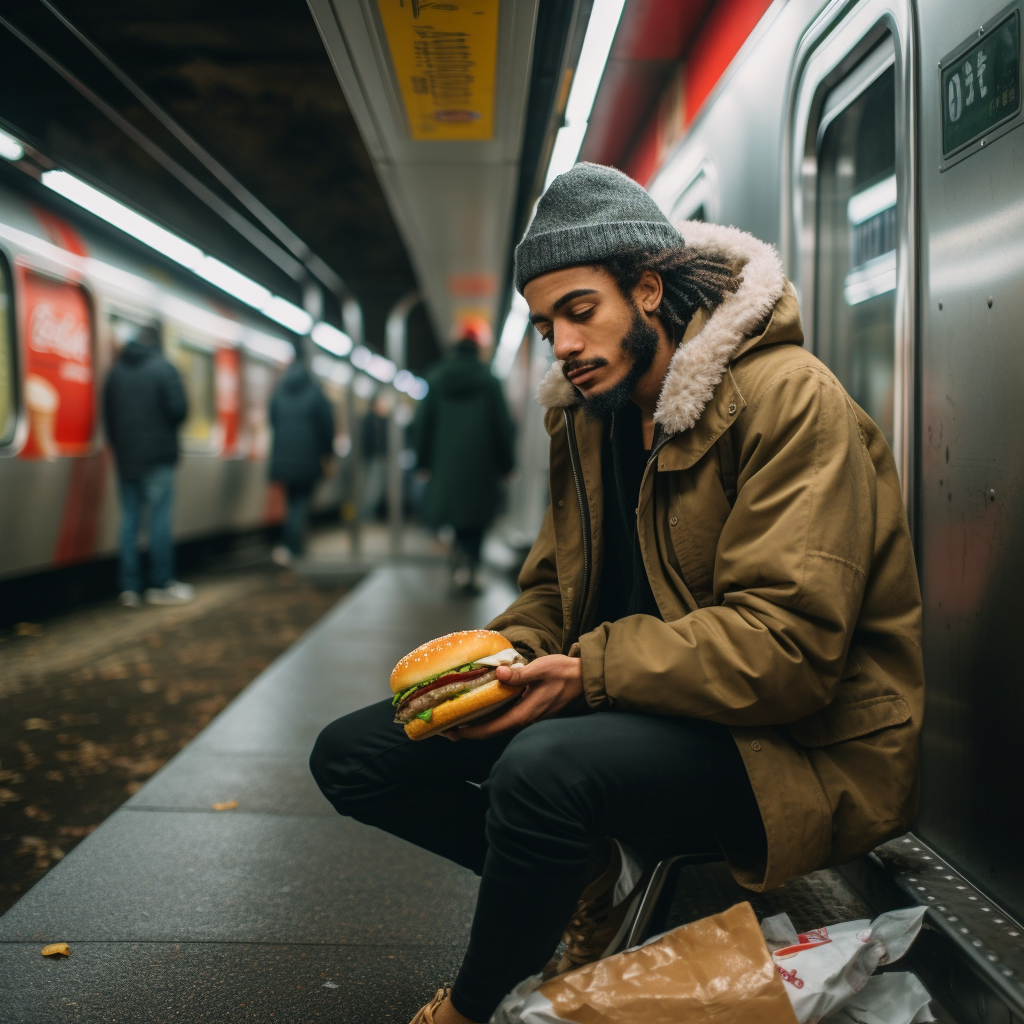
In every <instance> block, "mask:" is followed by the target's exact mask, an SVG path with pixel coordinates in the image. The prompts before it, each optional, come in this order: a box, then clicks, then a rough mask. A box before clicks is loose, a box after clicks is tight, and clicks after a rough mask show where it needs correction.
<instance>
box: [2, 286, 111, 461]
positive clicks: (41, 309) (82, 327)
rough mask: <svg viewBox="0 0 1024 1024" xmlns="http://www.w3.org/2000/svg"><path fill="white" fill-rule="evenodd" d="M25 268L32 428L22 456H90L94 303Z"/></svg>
mask: <svg viewBox="0 0 1024 1024" xmlns="http://www.w3.org/2000/svg"><path fill="white" fill-rule="evenodd" d="M19 269H20V277H21V294H22V310H23V317H22V329H23V331H24V337H25V392H24V395H25V412H26V414H27V417H28V424H29V432H28V440H27V441H26V443H25V447H24V448H23V449H22V452H21V457H22V458H27V459H55V458H59V457H61V456H66V455H84V454H87V453H88V451H89V448H90V445H91V443H92V436H93V428H94V426H95V420H96V405H95V400H94V388H93V367H92V352H93V346H92V315H91V310H90V306H89V300H88V298H87V296H86V294H85V290H84V289H83V288H81V287H80V286H79V285H77V284H73V283H71V282H69V281H59V280H56V279H54V278H51V277H46V276H44V275H43V274H37V273H35V272H34V271H31V270H27V269H25V268H24V267H22V268H19Z"/></svg>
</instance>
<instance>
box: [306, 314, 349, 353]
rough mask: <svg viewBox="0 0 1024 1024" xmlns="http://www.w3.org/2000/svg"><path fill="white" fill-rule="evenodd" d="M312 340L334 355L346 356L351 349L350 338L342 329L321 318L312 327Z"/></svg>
mask: <svg viewBox="0 0 1024 1024" xmlns="http://www.w3.org/2000/svg"><path fill="white" fill-rule="evenodd" d="M313 341H315V342H316V344H318V345H319V346H320V347H321V348H322V349H325V350H326V351H328V352H331V353H333V354H334V355H336V356H347V355H348V354H349V353H350V352H351V351H352V339H351V338H350V337H349V336H348V335H347V334H346V333H345V332H344V331H339V330H338V328H337V327H332V326H331V325H330V324H327V323H324V322H323V321H322V320H321V321H320V323H318V324H315V325H314V327H313Z"/></svg>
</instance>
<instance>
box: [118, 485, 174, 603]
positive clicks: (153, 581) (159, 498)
mask: <svg viewBox="0 0 1024 1024" xmlns="http://www.w3.org/2000/svg"><path fill="white" fill-rule="evenodd" d="M120 484H121V589H122V590H133V591H135V592H136V593H139V592H140V591H141V590H142V567H141V565H140V563H139V547H138V537H139V526H140V525H141V523H142V517H143V515H144V514H145V513H146V510H147V509H148V510H149V583H150V586H152V587H166V586H167V584H168V583H170V582H171V580H173V579H174V541H173V540H172V539H171V513H172V511H173V508H174V466H171V465H167V466H154V467H153V468H152V469H151V470H150V471H149V472H148V473H147V474H146V475H145V476H144V477H142V479H141V480H124V479H122V480H121V481H120Z"/></svg>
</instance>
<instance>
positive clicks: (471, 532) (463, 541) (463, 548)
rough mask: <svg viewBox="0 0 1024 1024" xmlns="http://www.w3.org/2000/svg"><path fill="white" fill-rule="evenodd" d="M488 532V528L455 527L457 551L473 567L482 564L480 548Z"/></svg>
mask: <svg viewBox="0 0 1024 1024" xmlns="http://www.w3.org/2000/svg"><path fill="white" fill-rule="evenodd" d="M486 532H487V527H486V526H456V527H455V549H456V551H458V552H459V553H460V554H461V555H462V557H463V558H465V559H466V561H467V562H469V564H470V565H471V566H473V567H475V566H477V565H478V564H479V563H480V548H481V546H482V545H483V542H484V533H486Z"/></svg>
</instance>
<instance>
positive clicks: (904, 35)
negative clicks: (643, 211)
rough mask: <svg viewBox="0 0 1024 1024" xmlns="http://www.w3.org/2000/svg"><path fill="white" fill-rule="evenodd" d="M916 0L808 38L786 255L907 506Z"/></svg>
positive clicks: (867, 5) (825, 354) (869, 8)
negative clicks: (887, 450)
mask: <svg viewBox="0 0 1024 1024" xmlns="http://www.w3.org/2000/svg"><path fill="white" fill-rule="evenodd" d="M910 25H911V20H910V11H909V8H908V7H906V6H905V5H902V4H900V3H892V2H886V0H866V2H864V3H861V4H860V5H858V6H857V7H856V8H854V10H853V12H852V13H851V14H849V15H848V16H847V17H846V18H845V19H843V20H842V21H841V22H840V23H838V24H834V25H831V26H827V27H826V28H825V30H824V31H822V30H821V29H819V34H818V36H817V37H816V38H814V39H810V40H807V41H805V45H804V48H803V52H802V54H801V56H802V59H803V61H804V66H803V73H802V76H801V78H800V80H799V86H798V88H797V90H796V93H795V102H794V106H793V109H792V122H793V123H792V126H791V138H792V140H793V151H792V153H791V155H790V168H791V170H790V174H789V195H788V196H787V199H788V200H789V202H790V204H791V207H790V208H791V210H792V222H791V225H790V234H789V239H790V245H789V252H788V253H787V255H788V256H789V258H790V264H791V267H792V268H793V271H794V272H793V275H792V276H793V279H794V282H795V283H796V285H797V288H798V289H799V291H800V293H801V301H802V305H803V310H804V325H805V330H806V331H807V334H808V336H809V342H810V345H811V346H812V348H813V350H814V352H815V353H816V354H817V355H818V356H819V358H821V359H822V361H823V362H825V363H826V364H827V365H828V366H829V367H830V368H831V369H832V371H833V372H834V373H835V374H836V376H837V377H838V378H839V379H840V381H842V383H843V386H844V387H845V388H846V390H847V391H848V392H849V393H850V395H851V396H852V397H853V399H854V400H855V401H856V402H857V403H858V404H859V405H860V406H861V407H862V408H863V409H864V410H865V411H866V412H867V413H868V415H869V416H871V418H872V419H873V420H874V421H875V422H876V423H877V424H878V426H879V427H880V428H881V430H882V432H883V433H884V435H885V437H886V440H887V441H888V442H889V445H890V446H891V448H892V450H893V454H894V456H895V458H896V465H897V469H898V470H899V474H900V480H901V482H902V485H903V492H904V500H905V501H906V503H907V505H908V507H909V506H910V504H911V496H912V490H911V482H912V478H913V469H914V467H913V459H912V451H913V445H912V438H913V430H912V424H913V419H912V412H913V404H914V403H913V397H914V348H915V342H914V295H915V287H916V266H915V246H914V238H915V232H916V225H915V219H914V210H915V204H914V199H913V195H914V188H915V175H914V168H915V153H914V145H913V139H914V135H913V132H912V131H910V130H908V126H910V125H912V123H913V109H914V96H915V86H914V77H913V76H914V66H913V65H914V58H913V49H912V47H913V36H912V33H911V31H910Z"/></svg>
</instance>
